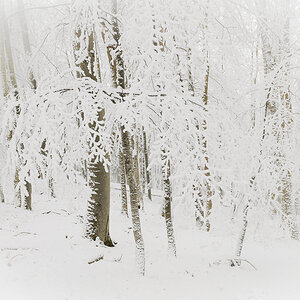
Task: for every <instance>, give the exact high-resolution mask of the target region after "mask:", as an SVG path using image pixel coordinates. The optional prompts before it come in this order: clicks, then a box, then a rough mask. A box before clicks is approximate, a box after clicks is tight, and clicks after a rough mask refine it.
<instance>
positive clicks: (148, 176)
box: [143, 130, 152, 200]
mask: <svg viewBox="0 0 300 300" xmlns="http://www.w3.org/2000/svg"><path fill="white" fill-rule="evenodd" d="M143 145H144V159H145V171H146V187H147V194H148V199H149V200H152V195H151V186H150V170H149V158H148V147H147V136H146V131H145V130H143Z"/></svg>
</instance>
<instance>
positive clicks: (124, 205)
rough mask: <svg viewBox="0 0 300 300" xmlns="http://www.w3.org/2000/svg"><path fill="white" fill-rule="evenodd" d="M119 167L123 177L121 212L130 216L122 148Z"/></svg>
mask: <svg viewBox="0 0 300 300" xmlns="http://www.w3.org/2000/svg"><path fill="white" fill-rule="evenodd" d="M119 168H120V177H121V198H122V199H121V201H122V206H121V213H122V214H124V215H126V216H127V217H128V207H127V189H126V174H125V172H126V171H125V162H124V154H123V151H122V149H120V150H119Z"/></svg>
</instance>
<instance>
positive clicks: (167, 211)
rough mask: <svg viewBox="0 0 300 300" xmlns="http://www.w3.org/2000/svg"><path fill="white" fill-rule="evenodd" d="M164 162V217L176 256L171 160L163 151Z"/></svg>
mask: <svg viewBox="0 0 300 300" xmlns="http://www.w3.org/2000/svg"><path fill="white" fill-rule="evenodd" d="M161 161H162V176H163V190H164V217H165V220H166V229H167V238H168V249H169V252H170V253H171V254H172V255H174V256H176V244H175V236H174V229H173V222H172V209H171V203H172V190H171V182H170V176H171V168H170V160H169V159H167V155H166V151H165V150H164V149H162V152H161Z"/></svg>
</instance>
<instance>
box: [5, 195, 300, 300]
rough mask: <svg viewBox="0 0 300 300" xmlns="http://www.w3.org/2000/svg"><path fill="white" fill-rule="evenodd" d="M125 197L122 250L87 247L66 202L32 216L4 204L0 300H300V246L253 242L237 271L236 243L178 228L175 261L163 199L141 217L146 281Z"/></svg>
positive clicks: (115, 222) (119, 226)
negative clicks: (170, 250)
mask: <svg viewBox="0 0 300 300" xmlns="http://www.w3.org/2000/svg"><path fill="white" fill-rule="evenodd" d="M117 193H118V192H117V191H116V190H114V192H113V197H112V198H113V199H115V200H113V201H112V209H111V211H112V215H111V236H112V238H113V240H115V241H116V242H117V245H116V247H114V248H107V247H104V246H102V245H100V244H99V243H98V242H91V241H88V240H87V239H84V238H83V233H84V222H83V217H82V216H80V215H79V214H78V211H77V212H74V211H73V212H70V211H68V209H66V208H65V207H62V205H61V204H60V202H59V201H54V200H52V201H40V202H37V203H36V204H35V207H34V210H33V211H31V212H30V211H25V210H24V209H21V208H16V207H13V206H12V205H8V204H0V282H1V288H0V299H1V300H10V299H11V300H19V299H20V300H27V299H28V300H29V299H30V300H41V299H43V300H48V299H49V300H67V299H68V300H79V299H82V300H94V299H95V300H96V299H97V300H99V299H101V300H112V299H124V300H125V299H130V300H135V299H136V300H144V299H145V300H147V299H149V300H150V299H151V300H153V299H165V300H168V299H170V300H175V299H178V300H179V299H180V300H181V299H182V300H185V299H195V300H196V299H203V300H209V299H214V300H227V299H228V300H246V299H249V300H250V299H251V300H255V299H257V300H277V299H278V300H299V299H300V243H299V242H296V241H291V240H287V239H277V240H275V241H273V242H272V243H268V244H266V243H264V242H261V241H255V240H251V239H249V241H247V244H246V246H245V251H244V258H245V259H246V260H247V261H244V262H243V263H242V265H241V266H240V267H230V266H229V259H230V258H232V253H234V251H233V249H234V248H235V246H236V241H235V237H233V236H231V235H229V234H228V235H226V234H224V233H220V232H219V233H218V232H212V233H209V234H207V233H204V232H201V231H199V230H198V229H196V228H191V227H190V226H188V225H186V226H185V224H184V222H181V223H180V222H177V223H176V222H175V236H176V243H177V258H176V259H175V258H172V257H170V256H169V255H168V253H167V252H168V251H167V242H166V232H165V223H164V219H163V218H161V217H160V214H159V212H160V206H161V204H160V200H159V199H154V201H153V202H149V201H146V202H145V210H144V212H142V213H141V217H142V225H143V235H144V240H145V247H146V275H145V276H144V277H141V276H139V275H138V273H137V269H136V266H135V257H134V256H135V251H134V249H135V248H134V242H133V236H132V230H131V223H130V220H127V219H126V218H124V216H121V214H120V209H119V208H120V205H119V201H117V200H116V199H119V195H118V194H117ZM157 198H158V197H157ZM101 255H103V256H104V258H103V259H102V260H99V261H97V262H93V263H90V264H89V262H92V261H94V260H95V259H97V258H98V257H99V256H101Z"/></svg>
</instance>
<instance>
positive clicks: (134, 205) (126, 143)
mask: <svg viewBox="0 0 300 300" xmlns="http://www.w3.org/2000/svg"><path fill="white" fill-rule="evenodd" d="M112 6H113V14H114V16H113V17H112V18H113V19H112V30H113V39H114V45H111V46H110V47H108V49H107V54H108V59H109V62H110V68H111V71H112V79H113V84H114V86H115V87H116V88H121V89H125V68H124V61H123V57H122V51H121V49H118V47H119V45H120V38H121V32H120V29H119V23H118V19H117V18H116V17H115V16H116V15H117V12H118V10H117V1H116V0H112ZM116 50H119V51H116ZM111 51H116V52H115V53H116V57H115V59H114V60H113V59H112V57H113V55H112V52H111ZM121 140H122V148H123V154H124V161H125V170H126V178H127V182H128V186H129V193H130V206H131V218H132V227H133V235H134V240H135V245H136V261H137V265H138V268H139V271H140V273H141V274H142V275H144V274H145V248H144V240H143V236H142V229H141V220H140V215H139V209H138V205H139V203H138V202H139V199H138V188H139V187H138V186H137V183H136V181H135V176H134V162H133V158H132V151H131V146H130V135H129V132H128V131H125V128H124V126H121Z"/></svg>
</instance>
